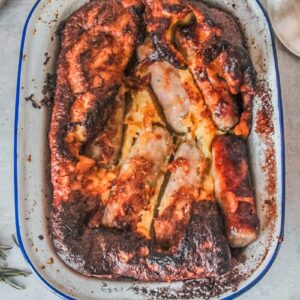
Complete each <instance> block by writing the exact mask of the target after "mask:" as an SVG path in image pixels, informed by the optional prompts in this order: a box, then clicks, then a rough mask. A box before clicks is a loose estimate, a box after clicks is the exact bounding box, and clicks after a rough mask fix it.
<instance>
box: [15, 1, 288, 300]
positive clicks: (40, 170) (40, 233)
mask: <svg viewBox="0 0 300 300" xmlns="http://www.w3.org/2000/svg"><path fill="white" fill-rule="evenodd" d="M85 2H86V1H85V0H38V1H37V2H36V4H35V5H34V6H33V8H32V10H31V11H30V13H29V16H28V18H27V21H26V23H25V26H24V31H23V36H22V41H21V50H20V61H19V72H18V81H17V95H16V112H15V149H14V171H15V173H14V174H15V175H14V184H15V214H16V227H17V236H18V240H19V243H20V247H21V250H22V253H23V255H24V257H25V259H26V260H27V262H28V263H29V265H30V266H31V268H32V270H33V271H34V273H35V274H36V275H37V276H38V277H39V279H40V280H41V281H42V282H43V283H44V284H45V285H46V286H47V287H48V288H50V289H51V290H52V291H53V292H55V293H56V294H57V295H59V296H61V297H63V298H65V299H147V298H151V299H153V298H155V297H158V298H162V297H163V294H162V293H160V291H162V290H164V291H166V290H168V295H169V297H170V298H172V295H174V297H176V295H177V297H179V296H178V295H180V294H178V291H180V290H181V291H183V294H182V295H184V289H185V285H184V283H183V282H177V283H163V284H162V283H150V284H145V283H133V282H122V281H118V282H117V281H103V280H99V279H93V278H87V277H84V276H81V275H79V274H77V273H75V272H74V271H72V270H71V269H70V268H68V267H67V266H66V265H65V264H64V263H63V262H62V261H61V260H60V259H59V258H58V256H57V255H56V253H55V251H54V249H53V246H52V243H51V239H50V237H49V235H48V228H47V223H48V221H47V217H48V215H49V212H50V203H51V186H50V181H49V150H48V141H47V135H48V129H49V116H50V113H51V111H50V110H49V109H47V108H43V107H42V108H41V109H34V108H33V107H32V105H31V104H30V103H29V102H26V101H25V97H28V96H29V95H31V94H33V95H34V99H36V100H38V99H41V98H42V97H43V96H42V92H41V91H42V86H43V84H44V81H45V79H46V74H47V73H54V68H55V57H56V54H57V49H58V37H57V36H56V34H55V32H56V30H57V28H58V26H59V24H60V22H61V21H63V20H64V19H66V18H67V17H68V16H69V15H70V14H71V13H72V12H73V11H74V10H75V9H77V8H78V7H80V6H81V5H82V4H84V3H85ZM208 2H209V3H212V4H215V5H218V6H220V7H222V8H224V9H226V10H228V11H230V12H231V13H232V14H234V15H235V16H236V17H237V18H238V19H239V21H240V23H241V25H242V28H243V29H244V31H245V35H246V37H247V40H248V44H249V49H250V53H251V57H252V61H253V64H254V66H255V69H256V71H257V73H258V80H264V81H265V82H266V83H267V85H268V86H269V89H270V91H269V94H268V95H269V96H270V99H269V100H270V104H271V105H270V107H269V108H268V109H269V110H270V111H272V110H273V114H272V118H271V123H273V125H274V133H272V134H270V135H268V136H267V138H266V136H263V135H261V134H258V133H256V130H255V128H256V126H257V124H256V120H257V114H258V111H260V110H261V108H262V102H263V101H265V100H266V95H262V94H260V95H258V96H256V98H255V105H254V106H255V108H254V115H255V116H254V125H253V132H252V134H251V137H250V140H249V147H250V153H251V160H252V170H253V177H254V184H255V190H256V198H257V206H258V212H259V216H260V220H261V228H262V229H261V234H260V236H259V239H258V240H257V241H256V242H255V243H254V244H252V245H251V246H250V247H248V248H247V249H246V251H245V255H246V260H245V263H244V264H241V265H240V266H239V267H240V269H241V271H242V272H245V274H248V275H249V276H248V278H247V279H246V280H244V281H242V282H241V283H240V285H239V286H238V288H237V290H235V291H229V292H227V293H225V294H222V295H221V298H223V299H232V298H234V297H237V296H239V295H241V294H242V293H244V292H246V291H247V290H249V289H250V288H252V287H253V286H254V285H255V284H256V283H257V282H258V281H259V280H260V279H261V278H262V277H263V276H264V275H265V274H266V272H267V271H268V270H269V269H270V267H271V266H272V264H273V262H274V260H275V258H276V256H277V254H278V251H279V248H280V244H281V241H282V238H283V226H284V188H285V184H284V175H285V165H284V133H283V119H282V106H281V93H280V82H279V74H278V67H277V58H276V49H275V45H274V38H273V34H272V30H271V28H270V22H269V19H268V17H267V15H266V13H265V11H264V9H263V7H262V5H261V4H260V2H259V1H256V0H244V1H237V0H235V1H231V0H211V1H208ZM45 53H48V54H47V55H48V56H50V61H49V62H48V64H47V65H44V64H43V62H44V61H45ZM267 143H268V145H267ZM270 143H271V144H272V149H273V150H274V151H273V152H272V151H271V154H270V152H269V153H267V150H268V149H269V145H270ZM267 155H268V157H266V156H267ZM266 160H268V161H267V162H266ZM270 161H271V162H275V163H273V166H274V169H273V171H272V172H271V173H270V172H266V169H265V168H264V167H263V166H266V163H267V164H268V163H269V162H270ZM271 179H272V180H273V181H274V182H273V185H274V184H275V185H274V193H273V195H270V194H269V193H268V191H267V188H268V187H267V185H268V182H270V180H271ZM266 200H267V201H269V202H268V203H269V204H270V203H271V202H272V203H273V204H272V215H270V214H271V210H270V208H269V206H270V205H266V203H267V202H266ZM274 210H276V211H275V212H274ZM192 286H193V285H192ZM194 286H197V282H195V283H194ZM194 294H195V297H197V293H196V292H195V293H194ZM151 295H152V296H151ZM159 295H160V296H159Z"/></svg>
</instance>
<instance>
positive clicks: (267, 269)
mask: <svg viewBox="0 0 300 300" xmlns="http://www.w3.org/2000/svg"><path fill="white" fill-rule="evenodd" d="M41 1H42V0H37V1H36V3H35V4H34V6H33V7H32V9H31V10H30V12H29V14H28V17H27V19H26V22H25V25H24V28H23V33H22V39H21V47H20V56H19V66H18V80H17V91H16V104H15V105H16V107H15V124H14V200H15V222H16V233H17V238H18V241H19V244H20V249H21V252H22V254H23V257H24V258H25V260H26V261H27V263H28V264H29V266H30V267H31V269H32V270H33V272H34V273H35V274H36V275H37V277H38V278H39V279H40V280H41V281H42V283H43V284H45V285H46V287H47V288H49V289H50V290H51V291H52V292H54V293H55V294H56V295H57V296H59V297H62V298H63V299H68V300H76V299H75V298H72V297H70V296H67V295H66V294H64V293H63V292H61V291H60V290H58V289H56V288H55V287H54V286H52V285H51V284H49V283H48V282H47V280H46V279H45V278H44V277H43V276H42V275H41V274H40V273H39V272H38V270H37V269H36V268H35V266H34V264H33V263H32V262H31V260H30V258H29V256H28V254H27V252H26V250H25V247H24V244H23V241H22V237H21V231H20V224H19V206H18V121H19V102H20V99H19V98H20V85H21V74H22V64H23V52H24V45H25V38H26V33H27V28H28V24H29V21H30V19H31V17H32V15H33V13H34V11H35V9H36V8H37V7H38V5H39V3H40V2H41ZM255 1H256V2H257V4H258V6H259V7H260V9H261V10H262V12H263V14H264V16H265V18H266V21H267V23H268V26H269V31H270V35H271V40H272V48H273V56H274V63H275V71H276V81H277V91H278V108H279V109H278V111H279V123H280V139H281V174H282V180H281V191H282V197H281V228H280V235H279V238H280V239H281V238H283V237H284V220H285V143H284V141H285V138H284V122H283V108H282V97H281V85H280V75H279V68H278V60H277V51H276V46H275V36H274V32H273V28H272V25H271V21H270V19H269V16H268V14H267V12H266V10H265V8H264V7H263V5H262V4H261V2H260V0H255ZM280 246H281V242H279V241H278V243H277V245H276V248H275V250H274V253H273V255H272V257H271V259H270V261H269V262H268V264H267V266H266V267H265V268H264V269H263V270H262V271H261V273H260V274H259V275H258V276H257V277H256V278H255V279H253V280H252V281H251V282H250V283H248V284H247V285H246V286H245V287H243V288H242V289H241V290H239V291H237V292H235V293H233V294H231V295H229V296H225V297H224V298H222V299H223V300H230V299H234V298H237V297H238V296H240V295H242V294H244V293H245V292H247V291H248V290H250V289H251V288H252V287H253V286H255V285H256V284H257V283H258V282H259V281H260V280H261V279H262V278H263V277H264V276H265V275H266V273H267V272H268V271H269V270H270V268H271V267H272V265H273V263H274V261H275V259H276V257H277V255H278V253H279V250H280Z"/></svg>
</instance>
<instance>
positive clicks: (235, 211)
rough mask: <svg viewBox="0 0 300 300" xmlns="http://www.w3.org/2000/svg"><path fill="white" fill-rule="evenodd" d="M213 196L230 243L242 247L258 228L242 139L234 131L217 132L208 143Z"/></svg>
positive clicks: (254, 236) (255, 235)
mask: <svg viewBox="0 0 300 300" xmlns="http://www.w3.org/2000/svg"><path fill="white" fill-rule="evenodd" d="M212 153H213V172H214V177H215V192H216V197H217V200H218V202H219V204H220V206H221V208H222V210H223V213H224V216H225V223H226V230H227V237H228V239H229V242H230V245H231V247H245V246H247V245H248V244H250V243H252V242H253V241H255V239H256V238H257V235H258V231H259V220H258V217H257V212H256V206H255V200H254V190H253V185H252V181H251V174H250V169H249V162H248V151H247V145H246V143H245V142H244V141H243V140H242V139H241V138H239V137H236V136H234V135H224V136H218V137H217V138H216V139H215V141H214V143H213V147H212Z"/></svg>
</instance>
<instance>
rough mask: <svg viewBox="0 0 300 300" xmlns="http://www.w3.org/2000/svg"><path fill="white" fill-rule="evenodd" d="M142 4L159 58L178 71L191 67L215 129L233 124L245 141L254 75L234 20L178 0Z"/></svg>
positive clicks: (248, 125) (249, 128) (249, 123)
mask: <svg viewBox="0 0 300 300" xmlns="http://www.w3.org/2000/svg"><path fill="white" fill-rule="evenodd" d="M145 2H146V4H147V9H146V19H147V24H148V28H147V29H148V31H149V32H150V33H152V34H151V36H152V40H153V44H154V46H155V47H156V50H157V52H158V54H159V55H160V57H161V58H162V59H164V60H167V61H168V62H170V63H171V64H174V66H175V67H177V68H178V67H182V66H188V67H189V69H190V70H191V72H192V74H193V76H194V79H195V81H196V83H197V85H198V87H199V88H200V90H201V92H202V93H203V96H204V99H205V101H206V104H207V106H208V108H209V110H210V111H211V114H212V118H213V120H214V121H215V123H216V125H217V127H218V128H219V129H221V130H230V129H232V128H234V127H235V126H236V128H235V129H234V131H235V133H236V134H237V135H240V136H243V137H247V136H248V135H249V133H250V130H251V121H252V115H251V112H252V95H253V81H254V71H253V67H252V64H251V61H250V59H249V56H248V53H247V50H246V48H245V47H244V43H243V40H241V39H239V37H240V36H241V35H240V34H239V32H240V30H239V27H238V25H237V23H236V21H235V20H234V19H233V17H231V16H230V15H228V14H226V13H225V12H220V11H219V12H218V13H216V11H218V10H216V9H211V8H209V7H207V6H206V5H204V4H203V3H202V2H201V3H200V4H199V5H198V6H197V7H196V6H195V5H194V4H191V3H190V2H188V1H182V0H173V1H160V0H145ZM199 6H200V7H201V9H199ZM187 16H189V18H187ZM183 18H185V19H186V21H185V22H181V23H180V22H179V21H178V20H182V19H183ZM215 18H216V22H215ZM217 22H218V25H217ZM228 24H229V25H228ZM178 27H180V28H181V29H179V30H178ZM228 27H229V28H228ZM228 29H229V30H232V29H233V30H232V32H233V35H236V36H235V37H236V38H235V39H234V38H232V36H231V35H230V34H228V33H227V31H228ZM238 41H240V42H238ZM175 46H176V47H175ZM238 94H240V95H241V96H240V97H239V96H237V95H238ZM240 98H242V100H241V99H240ZM241 111H242V114H241Z"/></svg>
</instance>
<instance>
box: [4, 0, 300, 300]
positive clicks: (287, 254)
mask: <svg viewBox="0 0 300 300" xmlns="http://www.w3.org/2000/svg"><path fill="white" fill-rule="evenodd" d="M34 2H35V0H23V1H20V0H9V1H7V3H5V4H4V6H3V7H2V8H1V9H0V68H1V69H0V143H1V144H0V149H1V152H0V241H1V242H3V243H7V244H9V243H11V235H12V234H13V233H14V232H15V225H14V205H13V126H14V109H15V104H14V103H15V85H16V76H17V66H18V57H19V45H20V38H21V32H22V28H23V24H24V22H25V19H26V16H27V14H28V12H29V10H30V8H31V7H32V5H33V3H34ZM263 2H266V1H263ZM277 46H278V47H277V49H278V58H279V64H280V74H281V81H282V94H283V106H284V116H285V132H286V166H287V177H286V183H287V184H286V188H287V191H286V223H285V240H284V243H283V245H282V248H281V251H280V253H279V256H278V258H277V260H276V261H275V263H274V265H273V267H272V269H271V270H270V271H269V272H268V274H267V275H266V276H265V277H264V279H263V280H262V281H261V282H260V283H259V284H258V285H256V286H255V287H254V288H253V289H252V290H251V291H249V292H248V293H247V294H245V295H244V296H242V297H240V299H244V300H246V299H247V300H248V299H249V300H250V299H266V300H269V299H270V300H277V299H278V300H279V299H280V300H282V299H283V300H285V299H287V300H294V299H296V300H297V299H300V284H299V282H300V279H299V277H300V200H299V199H298V198H299V191H300V159H299V157H300V117H299V116H300V59H299V58H297V57H295V56H293V55H292V54H290V53H288V52H287V51H286V50H285V49H284V48H283V46H282V45H281V44H279V43H278V44H277ZM9 261H10V264H11V265H13V266H18V267H22V268H26V267H27V266H26V263H25V262H24V261H23V259H22V255H21V254H20V253H19V251H18V249H17V248H16V247H15V248H14V250H12V251H11V252H10V256H9ZM21 281H22V282H23V283H24V284H25V285H26V287H27V288H26V289H25V290H24V291H16V290H14V289H12V288H10V287H8V286H6V285H3V284H2V283H0V299H6V300H10V299H32V300H35V299H51V300H52V299H53V300H54V299H58V298H57V297H56V296H55V295H53V294H52V293H51V292H49V291H48V290H47V289H46V288H45V287H44V286H43V285H42V284H41V283H40V282H39V281H38V280H37V279H36V278H35V276H33V275H32V276H30V277H29V278H27V279H24V280H23V279H22V280H21Z"/></svg>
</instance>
